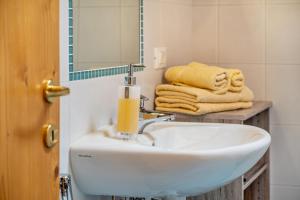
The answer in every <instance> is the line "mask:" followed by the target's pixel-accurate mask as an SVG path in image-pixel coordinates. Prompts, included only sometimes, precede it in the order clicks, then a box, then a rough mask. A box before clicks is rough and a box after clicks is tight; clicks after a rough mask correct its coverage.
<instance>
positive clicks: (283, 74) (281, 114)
mask: <svg viewBox="0 0 300 200" xmlns="http://www.w3.org/2000/svg"><path fill="white" fill-rule="evenodd" d="M299 75H300V66H299V65H296V66H290V65H286V66H281V65H269V66H268V67H267V88H266V91H267V99H269V100H272V101H273V107H272V109H271V123H273V124H300V118H299V113H300V106H299V102H300V92H299V91H300V79H299Z"/></svg>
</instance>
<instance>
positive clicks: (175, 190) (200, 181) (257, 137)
mask: <svg viewBox="0 0 300 200" xmlns="http://www.w3.org/2000/svg"><path fill="white" fill-rule="evenodd" d="M144 132H145V134H144V135H139V136H138V137H139V138H138V139H137V140H130V141H123V140H118V139H114V138H110V137H107V134H104V133H103V132H97V133H91V134H87V135H86V136H84V137H82V138H81V139H79V140H78V141H77V142H75V143H74V144H72V145H71V152H70V156H71V167H72V172H73V176H74V178H75V181H76V183H77V185H78V187H79V189H80V190H81V191H82V192H84V193H86V194H90V195H118V196H134V197H156V196H173V195H174V196H190V195H195V194H201V193H204V192H208V191H210V190H213V189H215V188H218V187H220V186H222V185H225V184H227V183H230V182H231V181H233V180H234V179H236V178H238V177H239V176H241V175H242V174H244V173H245V172H246V171H247V170H249V169H250V168H251V167H252V166H253V165H254V164H255V163H256V162H257V161H258V160H259V159H260V158H261V157H262V156H263V154H264V153H265V152H266V150H267V149H268V147H269V145H270V142H271V138H270V136H269V134H268V133H267V132H266V131H264V130H263V129H260V128H257V127H253V126H247V125H233V124H213V123H188V122H161V123H154V124H151V125H149V126H148V127H146V129H145V130H144ZM149 136H151V137H149ZM149 138H150V139H149ZM147 140H154V141H155V145H154V146H151V145H149V144H150V142H148V143H147V142H145V141H147ZM141 141H142V142H141Z"/></svg>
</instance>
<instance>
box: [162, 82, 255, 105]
mask: <svg viewBox="0 0 300 200" xmlns="http://www.w3.org/2000/svg"><path fill="white" fill-rule="evenodd" d="M156 94H157V96H159V97H165V98H168V99H182V100H186V101H190V102H192V103H230V102H238V101H242V102H247V101H252V100H253V99H254V95H253V92H252V91H251V90H250V89H249V88H248V87H247V86H245V87H244V88H243V90H242V91H241V92H240V93H236V92H227V93H226V94H223V95H218V94H215V93H213V92H212V91H210V90H206V89H201V88H195V87H190V86H176V85H169V84H161V85H158V86H157V87H156Z"/></svg>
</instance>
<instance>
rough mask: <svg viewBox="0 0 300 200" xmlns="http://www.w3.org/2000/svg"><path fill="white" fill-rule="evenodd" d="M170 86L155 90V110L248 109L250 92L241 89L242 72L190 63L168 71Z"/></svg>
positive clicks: (197, 111) (242, 81)
mask: <svg viewBox="0 0 300 200" xmlns="http://www.w3.org/2000/svg"><path fill="white" fill-rule="evenodd" d="M165 78H166V80H167V81H168V82H169V83H170V84H162V85H158V86H157V87H156V95H157V97H156V99H155V104H156V110H159V111H165V112H178V113H184V114H191V115H201V114H206V113H211V112H221V111H228V110H235V109H241V108H250V107H251V106H252V104H253V103H252V101H253V99H254V95H253V92H252V91H251V90H250V89H249V88H248V87H247V86H245V78H244V76H243V73H242V72H241V71H240V70H238V69H225V68H221V67H216V66H208V65H205V64H201V63H197V62H192V63H190V64H188V65H186V66H176V67H171V68H169V69H168V70H167V71H166V73H165Z"/></svg>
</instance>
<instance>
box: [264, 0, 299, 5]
mask: <svg viewBox="0 0 300 200" xmlns="http://www.w3.org/2000/svg"><path fill="white" fill-rule="evenodd" d="M266 2H267V4H295V3H296V4H297V3H300V0H266Z"/></svg>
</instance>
